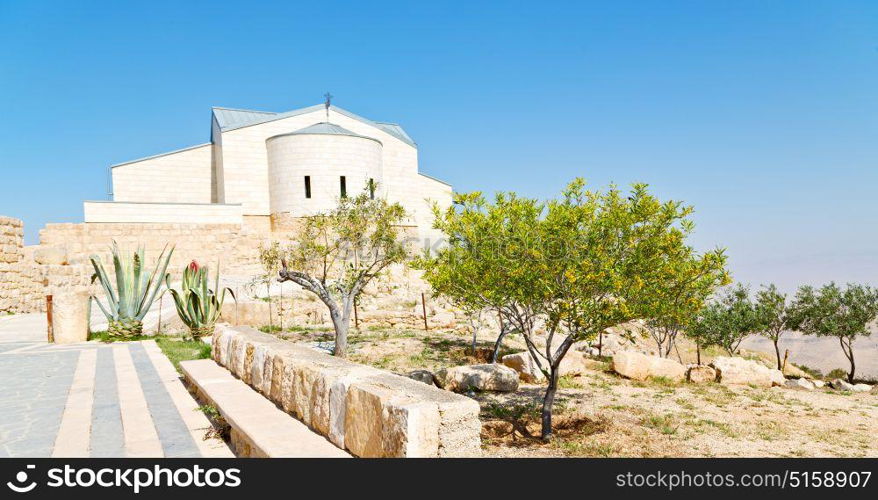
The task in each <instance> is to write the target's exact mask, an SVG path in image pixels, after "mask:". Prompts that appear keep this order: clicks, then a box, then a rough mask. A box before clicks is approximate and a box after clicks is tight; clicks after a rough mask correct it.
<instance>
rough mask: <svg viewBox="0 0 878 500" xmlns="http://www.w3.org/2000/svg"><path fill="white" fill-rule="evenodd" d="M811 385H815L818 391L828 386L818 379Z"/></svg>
mask: <svg viewBox="0 0 878 500" xmlns="http://www.w3.org/2000/svg"><path fill="white" fill-rule="evenodd" d="M811 383H812V384H814V387H815V388H817V389H822V388H823V386H825V385H826V382H824V381H822V380H817V379H814V380H812V381H811Z"/></svg>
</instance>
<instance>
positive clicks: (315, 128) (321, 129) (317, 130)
mask: <svg viewBox="0 0 878 500" xmlns="http://www.w3.org/2000/svg"><path fill="white" fill-rule="evenodd" d="M290 135H346V136H349V137H359V138H361V139H369V140H370V141H375V142H377V143H378V144H381V141H379V140H378V139H376V138H374V137H368V136H365V135H360V134H357V133H356V132H351V131H350V130H348V129H346V128H344V127H340V126H338V125H335V124H334V123H329V122H320V123H315V124H314V125H309V126H307V127H305V128H303V129H299V130H296V131H295V132H289V133H286V134H278V135H275V136H273V137H269V138H268V140H271V139H274V138H275V137H285V136H290Z"/></svg>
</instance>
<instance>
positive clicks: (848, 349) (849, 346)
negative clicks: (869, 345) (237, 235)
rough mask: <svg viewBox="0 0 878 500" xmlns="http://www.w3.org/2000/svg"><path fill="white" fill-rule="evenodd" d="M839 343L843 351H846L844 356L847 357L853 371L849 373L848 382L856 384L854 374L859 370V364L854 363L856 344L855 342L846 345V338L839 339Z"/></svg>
mask: <svg viewBox="0 0 878 500" xmlns="http://www.w3.org/2000/svg"><path fill="white" fill-rule="evenodd" d="M838 341H839V343H840V344H841V350H842V351H844V355H845V356H847V358H848V361H850V362H851V371H850V373H848V382H849V383H851V384H853V383H854V373H855V372H856V370H857V364H856V363H855V362H854V343H853V341H851V342H849V343H847V344H845V342H844V338H842V337H839V339H838Z"/></svg>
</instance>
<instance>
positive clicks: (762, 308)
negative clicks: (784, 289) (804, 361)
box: [756, 284, 790, 370]
mask: <svg viewBox="0 0 878 500" xmlns="http://www.w3.org/2000/svg"><path fill="white" fill-rule="evenodd" d="M789 312H790V309H789V304H787V296H786V294H783V293H780V292H779V291H778V289H777V287H776V286H774V284H771V285H768V286H763V287H762V289H761V290H759V292H757V293H756V316H757V322H758V324H759V326H758V329H759V333H760V334H761V335H763V336H765V337H767V338H768V339H769V340H771V343H772V344H773V345H774V354H775V356H776V357H777V369H778V370H783V361H782V360H781V358H780V346H779V345H778V343H779V342H780V337H781V335H783V333H784V332H785V331H787V330H789Z"/></svg>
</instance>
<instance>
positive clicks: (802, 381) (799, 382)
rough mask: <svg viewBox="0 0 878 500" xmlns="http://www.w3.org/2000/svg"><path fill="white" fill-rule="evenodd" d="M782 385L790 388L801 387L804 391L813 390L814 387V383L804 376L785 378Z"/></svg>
mask: <svg viewBox="0 0 878 500" xmlns="http://www.w3.org/2000/svg"><path fill="white" fill-rule="evenodd" d="M784 385H785V386H786V387H788V388H790V389H802V390H806V391H813V390H814V388H815V386H814V384H813V383H812V382H811V381H810V380H808V379H806V378H791V379H787V381H786V383H785V384H784Z"/></svg>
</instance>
